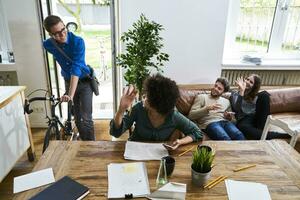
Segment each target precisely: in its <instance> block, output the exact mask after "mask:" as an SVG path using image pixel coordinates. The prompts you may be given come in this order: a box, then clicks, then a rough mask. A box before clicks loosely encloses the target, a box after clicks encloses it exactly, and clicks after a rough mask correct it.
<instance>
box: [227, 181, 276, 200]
mask: <svg viewBox="0 0 300 200" xmlns="http://www.w3.org/2000/svg"><path fill="white" fill-rule="evenodd" d="M225 184H226V189H227V193H228V199H229V200H241V199H242V200H253V199H255V200H271V197H270V193H269V190H268V187H267V186H266V185H264V184H261V183H255V182H245V181H234V180H229V179H226V180H225Z"/></svg>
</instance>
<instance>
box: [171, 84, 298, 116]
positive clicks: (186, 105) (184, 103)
mask: <svg viewBox="0 0 300 200" xmlns="http://www.w3.org/2000/svg"><path fill="white" fill-rule="evenodd" d="M266 91H267V92H268V93H269V94H270V95H271V96H270V110H271V114H274V113H281V112H300V87H297V88H284V89H268V90H266ZM179 92H180V97H179V99H178V101H177V103H176V108H177V109H178V111H179V112H181V113H182V114H184V115H188V114H189V112H190V109H191V107H192V105H193V102H194V100H195V97H196V95H198V94H207V93H209V90H205V89H201V90H197V89H195V88H193V89H187V88H180V89H179Z"/></svg>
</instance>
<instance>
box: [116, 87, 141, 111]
mask: <svg viewBox="0 0 300 200" xmlns="http://www.w3.org/2000/svg"><path fill="white" fill-rule="evenodd" d="M136 93H137V91H136V90H135V88H134V86H133V85H129V86H127V87H126V88H124V90H123V95H122V97H121V101H120V106H119V109H120V110H122V111H123V112H124V111H125V110H126V109H128V108H129V107H130V106H131V104H132V103H133V101H134V99H135V96H136Z"/></svg>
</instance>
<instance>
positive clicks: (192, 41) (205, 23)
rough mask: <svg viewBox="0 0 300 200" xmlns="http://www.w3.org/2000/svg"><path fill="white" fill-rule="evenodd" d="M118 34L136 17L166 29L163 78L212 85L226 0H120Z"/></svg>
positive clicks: (218, 60) (218, 62)
mask: <svg viewBox="0 0 300 200" xmlns="http://www.w3.org/2000/svg"><path fill="white" fill-rule="evenodd" d="M119 3H120V30H121V33H122V32H124V31H127V30H128V28H131V25H132V24H133V22H135V21H137V20H138V18H139V15H140V14H141V13H144V14H145V15H146V17H147V18H148V19H150V20H153V21H155V22H157V23H159V24H161V25H163V27H164V28H165V30H164V31H163V32H162V33H161V36H162V37H163V38H164V45H165V48H164V50H163V52H166V53H168V54H169V55H170V61H169V62H168V63H167V64H166V68H165V70H164V71H165V73H164V74H165V75H166V76H169V77H171V78H172V79H174V80H176V81H177V83H179V84H194V83H213V82H214V81H215V79H216V78H217V77H218V76H220V75H221V63H222V55H223V47H224V38H225V29H226V19H227V12H228V4H229V0H221V1H220V0H202V1H199V0H184V1H183V0H151V1H149V0H120V1H119Z"/></svg>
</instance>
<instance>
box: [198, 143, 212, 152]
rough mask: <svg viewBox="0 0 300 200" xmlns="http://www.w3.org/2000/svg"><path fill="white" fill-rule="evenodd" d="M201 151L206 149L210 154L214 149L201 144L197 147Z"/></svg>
mask: <svg viewBox="0 0 300 200" xmlns="http://www.w3.org/2000/svg"><path fill="white" fill-rule="evenodd" d="M197 148H198V149H199V150H200V149H201V148H205V149H206V150H207V151H208V152H210V151H212V148H211V147H210V146H208V145H203V144H199V145H198V147H197Z"/></svg>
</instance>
